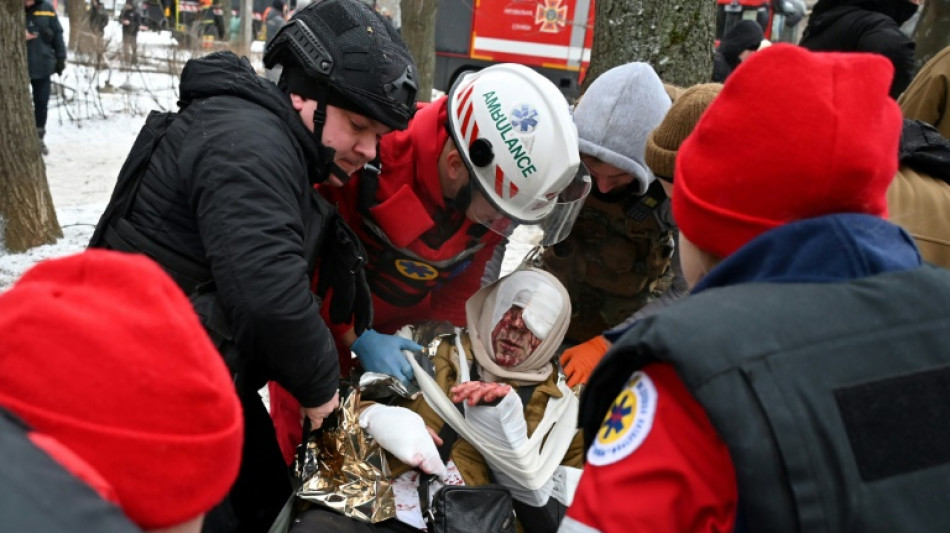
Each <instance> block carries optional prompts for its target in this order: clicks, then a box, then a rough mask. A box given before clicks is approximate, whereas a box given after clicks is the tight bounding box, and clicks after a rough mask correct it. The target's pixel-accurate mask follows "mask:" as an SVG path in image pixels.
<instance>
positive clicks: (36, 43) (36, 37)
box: [23, 0, 66, 155]
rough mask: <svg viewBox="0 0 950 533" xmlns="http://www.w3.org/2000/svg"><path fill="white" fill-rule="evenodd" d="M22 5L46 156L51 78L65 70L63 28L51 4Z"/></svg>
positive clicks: (31, 1) (30, 1)
mask: <svg viewBox="0 0 950 533" xmlns="http://www.w3.org/2000/svg"><path fill="white" fill-rule="evenodd" d="M23 6H24V7H25V8H26V36H25V38H26V62H27V67H28V69H29V74H30V88H31V89H32V91H33V118H34V119H35V120H36V135H37V136H38V137H39V139H40V150H42V151H43V155H46V154H48V153H49V149H48V148H46V143H45V142H43V138H44V137H46V117H47V114H48V108H49V95H50V92H51V90H52V85H53V82H52V80H51V79H50V78H52V76H53V73H56V74H57V75H62V73H63V69H64V68H66V43H65V42H63V27H62V26H61V25H60V23H59V18H58V17H57V16H56V12H55V11H53V6H52V5H50V4H49V2H46V1H44V0H40V1H39V2H37V1H36V0H23Z"/></svg>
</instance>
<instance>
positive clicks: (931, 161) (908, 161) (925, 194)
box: [887, 119, 950, 269]
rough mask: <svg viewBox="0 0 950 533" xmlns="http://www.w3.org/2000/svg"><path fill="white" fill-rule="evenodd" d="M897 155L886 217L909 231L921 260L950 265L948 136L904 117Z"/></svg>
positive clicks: (949, 162) (929, 126)
mask: <svg viewBox="0 0 950 533" xmlns="http://www.w3.org/2000/svg"><path fill="white" fill-rule="evenodd" d="M899 157H900V168H899V169H898V170H897V175H896V176H894V181H893V182H892V183H891V186H890V187H889V188H888V189H887V207H888V210H889V211H890V220H891V222H893V223H895V224H897V225H899V226H901V227H902V228H904V229H905V230H907V232H908V233H910V235H911V236H912V237H913V238H914V241H915V242H916V243H917V247H918V248H919V249H920V255H921V256H923V258H924V260H926V261H929V262H931V263H934V264H936V265H939V266H942V267H943V268H948V269H950V209H948V208H947V207H948V206H950V140H947V139H946V138H944V137H943V136H942V135H940V132H938V131H937V130H936V129H935V128H934V127H933V126H931V125H930V124H927V123H926V122H924V121H922V120H908V119H904V130H903V133H902V134H901V146H900V156H899Z"/></svg>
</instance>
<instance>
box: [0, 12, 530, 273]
mask: <svg viewBox="0 0 950 533" xmlns="http://www.w3.org/2000/svg"><path fill="white" fill-rule="evenodd" d="M63 25H64V26H66V27H68V23H67V22H66V21H65V20H64V21H63ZM119 31H121V30H120V29H119V28H118V24H117V23H115V22H113V23H112V24H111V25H110V26H109V27H108V28H107V31H106V39H112V41H111V42H121V37H118V35H120V34H119V33H118V32H119ZM260 44H261V43H255V47H253V48H252V56H253V57H252V64H255V65H256V66H257V68H261V67H260V65H259V53H260V50H259V49H258V48H260V46H258V45H260ZM111 48H112V50H110V52H107V53H106V56H105V60H106V62H107V63H108V64H109V65H110V68H106V69H99V70H98V71H97V70H96V69H93V68H92V67H91V66H87V65H84V64H82V63H83V58H76V57H73V56H70V58H69V61H68V63H67V67H66V71H65V72H64V73H63V76H62V78H61V79H59V78H58V77H54V78H53V82H54V84H56V85H57V86H59V87H61V88H62V90H61V91H56V88H54V93H57V92H58V94H54V95H53V96H52V97H51V98H50V111H49V120H48V122H47V127H46V129H47V134H46V145H47V146H48V147H49V151H50V153H49V155H47V156H45V157H44V160H45V161H46V178H47V181H48V182H49V186H50V192H51V194H52V196H53V204H54V205H55V207H56V215H57V218H58V219H59V223H60V225H61V226H62V228H63V238H61V239H59V240H58V241H57V242H56V243H54V244H48V245H44V246H38V247H36V248H32V249H30V250H28V251H27V252H25V253H21V254H13V253H9V252H7V251H6V249H5V248H4V247H3V242H2V231H0V291H3V290H5V289H6V288H8V287H9V286H10V285H11V284H12V283H13V282H14V281H16V279H17V278H19V277H20V275H22V274H23V272H25V271H26V270H27V269H29V268H30V267H31V266H32V265H34V264H35V263H37V262H39V261H41V260H43V259H48V258H52V257H60V256H64V255H69V254H73V253H77V252H80V251H82V250H83V249H84V248H85V247H86V244H87V243H88V242H89V238H90V237H91V236H92V232H93V229H94V228H95V225H96V223H97V222H98V221H99V217H100V216H101V215H102V211H103V210H104V209H105V206H106V204H107V203H108V201H109V197H110V195H111V194H112V189H113V187H114V186H115V181H116V178H117V177H118V174H119V169H120V168H121V167H122V163H123V162H124V161H125V157H126V155H127V154H128V152H129V149H130V148H131V147H132V143H133V142H134V141H135V136H136V135H137V134H138V131H139V129H140V128H141V127H142V124H144V122H145V116H146V115H147V114H148V112H149V111H150V110H153V109H162V110H173V109H175V108H176V104H175V103H176V101H177V99H178V93H177V89H178V73H179V71H180V68H179V69H178V71H175V72H174V73H172V74H169V73H168V72H169V71H170V70H172V69H171V68H170V66H171V65H174V64H178V63H179V62H181V61H182V60H183V59H185V58H186V57H185V56H187V52H183V51H181V50H179V49H178V48H177V46H176V43H175V42H174V41H173V40H172V39H171V37H170V35H169V33H168V32H163V33H152V32H141V34H140V35H139V55H140V57H141V61H140V63H141V65H140V67H139V69H138V70H135V71H131V72H130V71H128V70H123V69H121V68H119V63H120V61H119V59H118V58H117V57H114V55H113V54H114V52H115V50H114V48H115V46H112V47H111ZM527 250H528V247H527V246H526V245H520V244H517V243H515V244H512V245H511V246H510V247H509V253H508V254H507V255H506V257H505V263H504V265H503V267H502V271H503V272H508V271H510V270H512V269H513V268H514V267H515V266H517V264H518V263H519V262H520V260H521V257H523V256H524V254H525V253H526V252H527Z"/></svg>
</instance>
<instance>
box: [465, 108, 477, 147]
mask: <svg viewBox="0 0 950 533" xmlns="http://www.w3.org/2000/svg"><path fill="white" fill-rule="evenodd" d="M474 110H475V106H473V105H471V104H470V105H469V106H468V107H466V108H465V118H464V119H462V135H465V132H466V131H468V121H469V120H471V118H472V112H473V111H474ZM477 138H478V137H475V136H472V137H466V138H465V140H466V141H469V142H471V141H470V139H477Z"/></svg>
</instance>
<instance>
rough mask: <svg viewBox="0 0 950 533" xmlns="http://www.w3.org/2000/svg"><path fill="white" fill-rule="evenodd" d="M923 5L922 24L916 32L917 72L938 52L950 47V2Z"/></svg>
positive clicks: (932, 0)
mask: <svg viewBox="0 0 950 533" xmlns="http://www.w3.org/2000/svg"><path fill="white" fill-rule="evenodd" d="M921 4H923V7H922V8H921V13H920V22H918V23H917V29H916V30H915V31H914V41H915V42H916V43H917V52H916V53H915V57H914V63H915V64H914V71H915V72H916V71H918V70H920V67H922V66H924V63H926V62H927V61H929V60H930V58H932V57H933V56H935V55H937V52H939V51H941V50H943V49H944V48H946V47H947V46H950V29H948V28H950V0H926V1H924V2H921Z"/></svg>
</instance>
